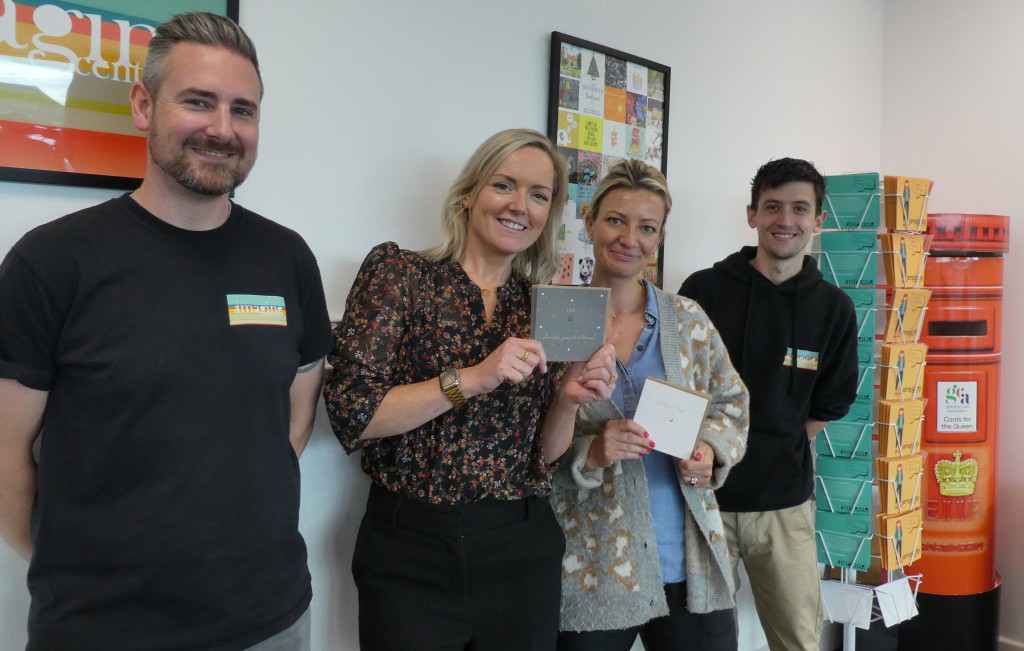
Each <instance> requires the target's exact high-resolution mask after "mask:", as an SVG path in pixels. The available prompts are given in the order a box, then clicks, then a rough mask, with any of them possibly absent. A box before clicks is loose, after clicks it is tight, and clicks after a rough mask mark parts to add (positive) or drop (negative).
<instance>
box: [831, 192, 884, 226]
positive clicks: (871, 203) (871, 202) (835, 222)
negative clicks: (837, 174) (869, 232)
mask: <svg viewBox="0 0 1024 651" xmlns="http://www.w3.org/2000/svg"><path fill="white" fill-rule="evenodd" d="M832 197H864V198H865V199H867V200H868V203H867V205H866V206H864V212H862V213H861V215H860V221H859V222H857V227H856V228H843V224H842V223H841V222H840V221H839V217H838V215H839V211H838V210H836V207H835V206H834V205H833V204H832ZM876 198H877V199H878V201H877V202H876V201H875V199H876ZM881 201H882V195H881V194H879V193H878V192H876V193H874V194H870V195H866V194H857V193H855V192H830V193H827V194H826V195H825V201H824V203H823V204H822V207H821V209H822V210H824V211H825V212H826V213H827V216H826V217H825V222H824V223H823V224H822V228H828V229H829V230H836V231H862V230H864V222H865V221H867V218H868V213H869V212H871V210H872V208H873V209H874V210H875V211H877V212H878V213H879V214H881V205H880V204H881ZM829 220H832V223H831V224H830V223H829ZM876 228H877V227H876Z"/></svg>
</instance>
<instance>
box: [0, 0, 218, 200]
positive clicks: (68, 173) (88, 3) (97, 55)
mask: <svg viewBox="0 0 1024 651" xmlns="http://www.w3.org/2000/svg"><path fill="white" fill-rule="evenodd" d="M185 11H210V12H214V13H217V14H220V15H223V16H228V17H230V18H231V19H233V20H235V21H237V20H238V0H168V1H164V2H152V3H150V2H137V1H131V0H80V1H79V2H63V1H62V0H0V180H4V181H25V182H30V183H52V184H58V185H78V186H92V187H102V188H118V189H125V190H130V189H134V188H136V187H138V185H139V182H140V180H141V178H142V176H143V173H144V172H145V168H146V138H145V134H143V133H141V132H140V131H139V130H138V129H136V128H135V125H134V124H133V123H132V115H131V107H130V106H129V104H128V92H129V89H130V88H131V85H132V83H134V82H135V81H136V80H138V79H139V78H140V76H141V74H142V67H143V64H144V63H145V61H146V52H147V50H148V47H149V41H150V39H151V38H152V37H153V32H154V30H155V29H156V26H157V25H159V24H160V23H162V22H164V21H166V20H167V19H169V18H170V17H171V16H173V15H174V14H177V13H182V12H185Z"/></svg>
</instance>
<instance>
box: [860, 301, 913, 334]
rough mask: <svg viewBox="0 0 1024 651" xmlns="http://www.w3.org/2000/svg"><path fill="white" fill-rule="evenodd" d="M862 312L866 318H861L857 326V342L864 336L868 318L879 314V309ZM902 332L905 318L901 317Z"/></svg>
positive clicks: (870, 308)
mask: <svg viewBox="0 0 1024 651" xmlns="http://www.w3.org/2000/svg"><path fill="white" fill-rule="evenodd" d="M886 309H889V308H886ZM926 309H927V308H926ZM861 312H863V313H864V316H863V317H861V320H860V323H858V324H857V340H858V341H859V340H860V339H861V338H862V337H863V336H864V326H866V325H867V323H868V316H869V315H871V314H875V315H877V314H878V308H877V307H869V308H867V309H866V310H861ZM922 318H923V316H922ZM902 330H903V318H902V317H900V331H901V332H902ZM871 336H872V337H873V336H874V333H871Z"/></svg>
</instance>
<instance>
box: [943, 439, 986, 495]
mask: <svg viewBox="0 0 1024 651" xmlns="http://www.w3.org/2000/svg"><path fill="white" fill-rule="evenodd" d="M962 454H963V453H962V452H961V451H960V450H957V451H956V452H954V453H953V460H952V461H950V460H949V459H943V460H941V461H939V462H938V463H936V464H935V479H936V481H938V482H939V493H941V494H942V495H946V496H947V497H961V496H963V495H970V494H971V493H973V492H974V484H975V483H976V482H977V481H978V460H977V459H967V460H965V461H961V460H960V457H961V455H962Z"/></svg>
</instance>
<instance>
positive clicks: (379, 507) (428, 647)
mask: <svg viewBox="0 0 1024 651" xmlns="http://www.w3.org/2000/svg"><path fill="white" fill-rule="evenodd" d="M564 553H565V538H564V537H563V535H562V528H561V527H560V526H559V524H558V521H557V520H556V519H555V516H554V513H553V512H552V511H551V506H550V505H549V503H548V500H547V498H546V497H531V498H526V499H522V500H515V501H498V500H484V501H481V502H474V503H472V504H467V505H459V506H438V505H432V504H424V503H422V502H417V501H415V500H410V499H407V498H403V497H401V496H399V495H396V494H394V493H391V492H389V491H387V490H384V489H382V488H379V487H377V486H373V487H372V488H371V489H370V497H369V499H368V500H367V505H366V514H365V515H364V516H363V521H362V523H361V524H360V526H359V535H358V537H357V539H356V547H355V552H354V554H353V557H352V576H353V577H354V578H355V583H356V587H357V588H358V590H359V648H360V649H361V651H456V650H459V651H534V650H536V651H540V650H546V651H553V650H554V649H555V644H556V641H557V637H558V609H559V605H560V601H561V564H562V555H563V554H564Z"/></svg>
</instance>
